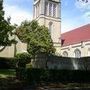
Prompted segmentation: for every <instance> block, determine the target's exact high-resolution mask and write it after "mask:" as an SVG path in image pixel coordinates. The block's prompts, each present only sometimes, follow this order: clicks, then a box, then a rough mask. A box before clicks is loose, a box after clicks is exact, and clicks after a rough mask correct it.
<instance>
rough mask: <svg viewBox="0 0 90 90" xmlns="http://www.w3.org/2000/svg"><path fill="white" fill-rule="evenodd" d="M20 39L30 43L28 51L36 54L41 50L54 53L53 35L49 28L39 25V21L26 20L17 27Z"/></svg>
mask: <svg viewBox="0 0 90 90" xmlns="http://www.w3.org/2000/svg"><path fill="white" fill-rule="evenodd" d="M16 32H17V35H18V37H19V39H20V40H21V41H23V42H27V43H28V52H29V53H30V54H31V55H35V54H37V53H39V52H44V53H54V52H55V49H54V47H53V43H52V39H51V36H50V34H49V32H48V28H47V27H45V26H39V25H38V23H37V21H35V20H33V21H31V22H29V21H24V22H22V24H21V25H20V26H19V27H18V28H17V29H16Z"/></svg>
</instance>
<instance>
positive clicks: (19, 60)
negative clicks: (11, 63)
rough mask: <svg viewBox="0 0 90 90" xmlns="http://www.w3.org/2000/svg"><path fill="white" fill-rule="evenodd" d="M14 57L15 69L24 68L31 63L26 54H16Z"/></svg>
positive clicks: (29, 57)
mask: <svg viewBox="0 0 90 90" xmlns="http://www.w3.org/2000/svg"><path fill="white" fill-rule="evenodd" d="M15 57H16V65H17V67H26V64H27V63H29V62H30V61H31V56H30V55H29V54H28V53H21V54H17V55H16V56H15Z"/></svg>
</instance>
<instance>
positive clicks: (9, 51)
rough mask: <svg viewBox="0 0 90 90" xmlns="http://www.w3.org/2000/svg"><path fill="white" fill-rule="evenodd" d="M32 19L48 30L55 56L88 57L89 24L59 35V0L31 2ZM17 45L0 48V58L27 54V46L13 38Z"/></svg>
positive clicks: (35, 0)
mask: <svg viewBox="0 0 90 90" xmlns="http://www.w3.org/2000/svg"><path fill="white" fill-rule="evenodd" d="M33 2H34V3H33V19H34V20H37V21H38V23H39V25H45V26H46V27H48V29H49V33H50V35H51V38H52V41H53V45H54V47H55V49H56V52H55V54H56V55H59V56H63V57H76V58H80V57H86V56H90V24H88V25H85V26H82V27H79V28H76V29H74V30H72V31H69V32H66V33H63V34H61V16H60V15H61V8H60V7H61V0H33ZM13 38H15V39H16V40H17V41H18V43H17V44H12V45H11V46H6V47H4V46H0V57H14V56H15V54H16V53H23V52H27V44H26V43H23V42H21V41H20V40H19V39H18V37H17V36H13Z"/></svg>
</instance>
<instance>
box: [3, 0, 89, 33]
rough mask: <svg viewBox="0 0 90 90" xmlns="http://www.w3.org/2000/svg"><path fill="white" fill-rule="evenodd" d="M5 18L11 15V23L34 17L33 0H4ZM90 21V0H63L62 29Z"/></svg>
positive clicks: (70, 28) (65, 29) (63, 30)
mask: <svg viewBox="0 0 90 90" xmlns="http://www.w3.org/2000/svg"><path fill="white" fill-rule="evenodd" d="M4 10H5V18H7V17H9V16H11V23H12V24H14V23H16V24H18V25H20V23H21V22H22V21H23V20H32V19H33V0H4ZM88 23H90V0H88V3H85V2H82V0H79V2H78V1H77V0H61V31H62V32H67V31H69V30H72V29H74V28H77V27H80V26H83V25H85V24H88Z"/></svg>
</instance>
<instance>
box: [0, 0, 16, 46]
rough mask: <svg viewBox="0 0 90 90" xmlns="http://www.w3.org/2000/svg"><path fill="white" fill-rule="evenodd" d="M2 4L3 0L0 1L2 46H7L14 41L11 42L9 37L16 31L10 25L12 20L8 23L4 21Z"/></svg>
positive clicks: (0, 40) (8, 20)
mask: <svg viewBox="0 0 90 90" xmlns="http://www.w3.org/2000/svg"><path fill="white" fill-rule="evenodd" d="M2 4H3V0H0V45H4V46H6V45H8V44H10V43H11V42H12V40H9V35H10V34H11V32H12V30H13V29H14V26H12V25H10V18H8V19H7V21H6V20H5V19H4V11H3V5H2Z"/></svg>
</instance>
